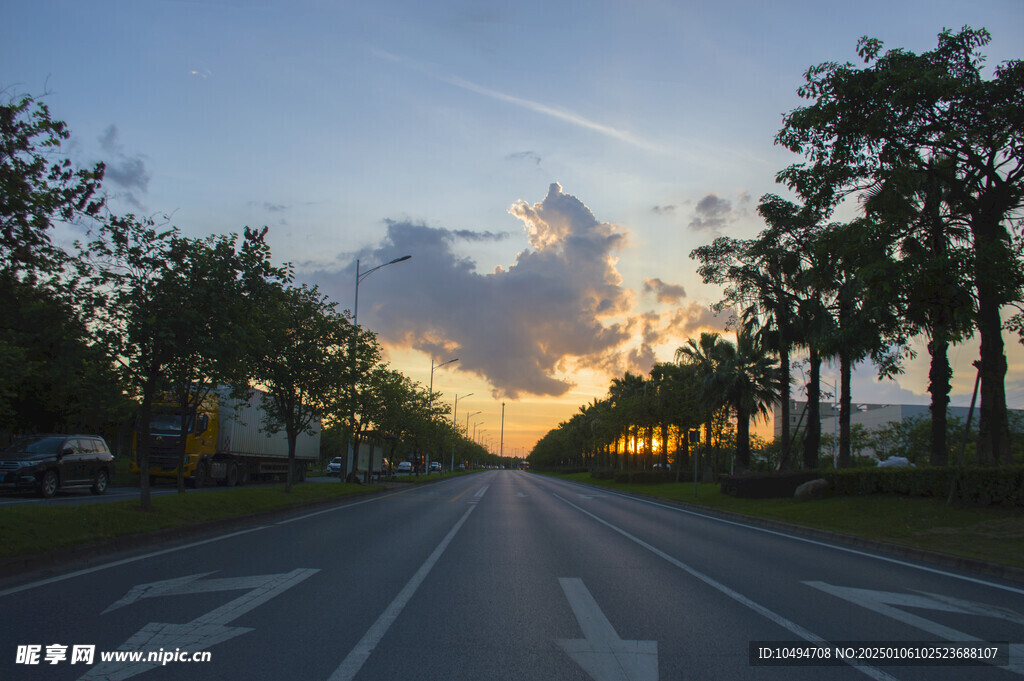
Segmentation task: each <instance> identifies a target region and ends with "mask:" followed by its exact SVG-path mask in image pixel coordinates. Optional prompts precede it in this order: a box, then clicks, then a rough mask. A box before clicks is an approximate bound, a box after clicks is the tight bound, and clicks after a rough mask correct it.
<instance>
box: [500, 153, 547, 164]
mask: <svg viewBox="0 0 1024 681" xmlns="http://www.w3.org/2000/svg"><path fill="white" fill-rule="evenodd" d="M505 160H508V161H530V162H532V163H533V164H534V165H538V166H539V165H540V161H541V158H540V154H538V153H537V152H535V151H519V152H516V153H514V154H509V155H508V156H506V157H505Z"/></svg>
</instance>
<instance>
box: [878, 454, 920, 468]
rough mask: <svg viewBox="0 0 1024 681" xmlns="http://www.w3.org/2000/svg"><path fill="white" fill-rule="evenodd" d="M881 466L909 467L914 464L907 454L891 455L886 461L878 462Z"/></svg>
mask: <svg viewBox="0 0 1024 681" xmlns="http://www.w3.org/2000/svg"><path fill="white" fill-rule="evenodd" d="M878 467H879V468H907V467H911V468H913V467H914V464H912V463H910V460H909V459H907V457H905V456H890V457H889V458H888V459H886V460H885V461H879V462H878Z"/></svg>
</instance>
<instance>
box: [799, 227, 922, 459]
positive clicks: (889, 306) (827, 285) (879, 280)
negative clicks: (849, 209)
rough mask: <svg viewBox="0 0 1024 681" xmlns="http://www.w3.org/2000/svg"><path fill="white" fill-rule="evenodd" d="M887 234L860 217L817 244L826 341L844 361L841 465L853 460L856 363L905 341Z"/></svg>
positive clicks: (829, 230)
mask: <svg viewBox="0 0 1024 681" xmlns="http://www.w3.org/2000/svg"><path fill="white" fill-rule="evenodd" d="M887 236H888V235H887V234H886V233H885V232H884V230H881V229H879V228H878V225H877V224H876V223H873V222H871V221H869V220H865V219H860V220H856V221H854V222H852V223H833V224H830V225H828V226H827V227H825V228H823V229H822V230H820V232H819V233H818V235H817V237H816V239H815V241H814V244H813V248H814V249H815V251H816V257H815V261H816V263H817V265H818V266H817V269H816V271H815V272H814V276H815V278H816V280H817V281H818V285H817V288H818V290H820V291H821V292H822V293H823V294H824V296H825V305H826V310H827V314H828V317H829V318H830V319H831V321H832V323H831V324H830V325H829V330H828V333H827V334H826V335H825V337H824V338H823V339H822V343H821V346H822V349H823V351H824V353H825V355H826V356H829V357H835V358H838V360H839V443H838V444H839V456H838V465H839V466H840V467H842V468H847V467H849V466H850V465H851V455H850V413H851V395H850V381H851V375H852V371H853V366H854V364H855V363H856V362H859V361H861V360H863V359H865V358H866V357H867V356H868V355H872V356H874V357H880V356H882V355H885V354H886V353H887V352H888V348H889V347H891V346H892V345H893V344H898V343H900V342H901V341H902V337H901V330H902V328H903V326H904V324H903V323H902V318H901V315H900V314H899V310H898V309H897V308H896V307H895V306H894V305H893V300H894V297H893V296H892V294H891V292H890V286H889V282H888V275H889V274H890V273H891V272H892V269H893V267H892V264H891V258H890V254H889V244H890V240H889V239H888V238H887Z"/></svg>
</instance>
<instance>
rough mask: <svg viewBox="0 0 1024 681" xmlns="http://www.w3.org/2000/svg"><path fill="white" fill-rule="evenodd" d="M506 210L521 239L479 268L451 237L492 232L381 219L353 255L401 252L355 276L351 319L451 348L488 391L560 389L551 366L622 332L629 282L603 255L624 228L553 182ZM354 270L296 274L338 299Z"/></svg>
mask: <svg viewBox="0 0 1024 681" xmlns="http://www.w3.org/2000/svg"><path fill="white" fill-rule="evenodd" d="M509 213H510V214H511V215H513V216H515V217H516V218H518V219H519V220H520V221H521V222H522V223H523V226H524V228H525V229H526V232H527V234H528V236H529V240H530V244H531V248H529V249H526V250H524V251H523V252H522V253H520V254H519V255H518V256H517V257H516V260H515V263H514V264H512V265H510V266H509V267H508V268H507V269H505V268H502V267H498V268H496V269H495V271H494V272H491V273H486V274H483V273H480V272H478V271H477V270H476V264H475V263H474V262H473V261H472V260H470V259H468V258H465V257H462V256H459V255H458V254H457V253H456V252H455V248H454V247H455V246H456V244H457V243H458V242H459V241H462V240H466V239H469V238H472V239H478V240H479V239H486V240H498V239H501V238H503V237H504V235H500V234H492V233H487V232H467V231H453V230H448V229H443V228H438V227H430V226H427V225H424V224H417V223H412V222H408V221H387V222H386V223H385V228H386V232H385V234H384V235H383V236H382V239H381V242H380V244H379V246H377V247H376V248H374V249H373V250H372V251H367V252H362V253H359V254H358V257H359V258H360V260H361V267H362V268H363V269H364V270H365V269H366V268H367V267H372V266H374V265H376V264H380V263H383V262H388V261H389V260H392V259H394V258H396V257H399V256H402V255H407V254H409V255H412V256H413V257H412V259H411V260H409V261H407V262H404V263H402V264H400V265H395V266H393V267H389V268H388V269H387V270H386V271H385V272H380V273H375V274H374V275H373V279H372V280H370V281H368V282H366V283H364V284H363V285H362V286H360V301H359V322H360V324H362V325H365V326H367V327H368V328H370V329H372V330H373V331H374V332H376V333H377V334H378V336H379V337H380V338H381V340H382V341H383V342H385V343H386V344H390V345H395V346H401V347H412V348H416V349H418V350H422V351H425V352H427V353H430V354H431V355H432V356H433V357H434V358H435V359H437V360H439V361H444V360H447V359H450V358H452V357H458V358H459V363H458V364H457V365H455V367H454V368H456V369H457V370H459V371H468V372H472V373H475V374H477V375H480V376H482V377H485V378H486V379H487V380H488V381H489V382H490V383H491V385H492V386H493V387H494V393H495V395H496V396H503V397H509V398H514V397H516V396H518V395H521V394H534V395H561V394H563V393H565V392H567V391H568V390H569V389H570V388H571V387H572V385H573V384H572V382H571V380H569V379H565V378H563V377H562V376H561V375H560V373H561V372H562V371H564V370H565V369H566V367H570V366H573V365H579V366H583V365H587V364H589V363H593V362H597V361H598V359H599V358H601V357H606V356H613V355H615V354H616V353H617V352H619V350H620V348H621V347H622V346H623V345H624V344H626V343H627V342H628V341H629V340H630V331H629V329H630V326H631V323H630V322H629V321H628V315H629V313H630V311H631V309H632V305H633V293H632V292H631V291H630V290H628V289H626V288H623V287H622V285H621V277H620V276H619V273H618V271H617V270H616V269H615V265H614V263H615V256H614V254H615V253H616V252H617V251H619V250H621V249H622V248H623V247H624V245H625V237H624V235H623V233H622V231H621V230H620V229H619V228H618V227H616V226H615V225H612V224H609V223H607V222H600V221H599V220H597V219H596V218H595V217H594V215H593V213H592V212H591V211H590V209H589V208H587V207H586V206H585V205H584V204H583V203H582V202H581V201H580V200H579V199H577V198H576V197H574V196H571V195H569V194H565V193H563V192H562V188H561V187H560V186H559V185H558V184H552V185H551V186H550V188H549V191H548V194H547V196H546V197H545V198H544V200H543V201H541V202H539V203H534V204H532V205H531V204H528V203H527V202H525V201H519V202H517V203H516V204H514V205H513V206H512V207H511V208H510V209H509ZM354 277H355V263H354V262H348V263H346V264H345V266H344V267H343V268H342V269H341V270H335V271H326V270H321V271H318V272H314V273H311V274H310V275H309V277H308V278H309V279H310V280H311V281H313V282H314V283H317V284H319V285H320V287H321V288H322V289H323V290H324V291H325V292H326V293H328V294H329V295H330V296H331V297H332V298H333V299H334V300H339V301H349V300H352V299H353V292H352V287H351V286H352V285H351V282H352V280H353V279H354ZM342 306H343V307H349V305H348V304H344V303H343V305H342Z"/></svg>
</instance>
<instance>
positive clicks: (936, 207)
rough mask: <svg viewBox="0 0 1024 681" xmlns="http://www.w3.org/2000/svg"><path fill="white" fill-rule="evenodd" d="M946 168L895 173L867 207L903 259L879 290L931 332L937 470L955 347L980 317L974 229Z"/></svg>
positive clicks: (934, 165) (942, 460)
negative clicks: (973, 286)
mask: <svg viewBox="0 0 1024 681" xmlns="http://www.w3.org/2000/svg"><path fill="white" fill-rule="evenodd" d="M946 163H947V161H945V160H944V159H942V158H937V159H935V158H933V159H931V160H930V161H929V163H928V164H927V166H926V167H925V168H924V169H923V170H915V169H909V170H907V172H904V173H894V174H892V175H890V176H889V177H888V178H886V179H885V180H884V181H883V182H879V183H878V184H876V185H875V186H874V187H872V188H871V189H870V190H869V191H868V192H867V194H866V199H865V201H864V210H865V213H866V214H867V215H868V216H870V217H872V218H874V219H876V220H879V221H881V223H882V224H883V225H884V226H885V227H886V228H887V229H888V230H889V232H890V234H889V239H890V241H892V242H893V244H898V250H899V254H900V257H899V258H898V259H897V260H896V261H894V262H893V264H892V267H890V268H889V271H888V272H885V273H883V274H882V275H881V276H879V277H878V278H876V279H875V281H874V283H873V284H872V285H871V288H875V289H881V294H882V295H887V296H889V298H890V300H892V301H893V303H894V307H895V309H897V310H898V316H899V318H900V319H902V320H903V321H904V323H905V328H906V331H905V333H906V334H907V335H914V334H916V333H919V332H923V333H924V334H925V335H926V337H927V338H928V354H929V356H930V358H931V362H930V368H929V371H928V378H929V383H928V392H929V393H930V395H931V406H930V410H931V417H932V418H931V437H930V441H929V450H930V455H929V462H930V463H931V465H933V466H944V465H946V464H947V463H948V457H947V445H946V421H947V414H946V411H947V407H948V405H949V393H950V390H951V388H952V386H951V379H952V374H953V372H952V368H951V367H950V364H949V346H950V345H951V344H954V343H958V342H960V341H962V340H964V339H965V338H966V337H968V336H969V335H970V334H971V332H972V331H973V328H974V324H973V320H974V316H975V311H974V300H973V298H972V296H971V293H970V277H971V274H970V271H969V269H968V267H967V265H968V263H970V261H971V254H970V251H969V228H968V226H967V225H966V220H965V219H964V216H962V215H961V214H960V212H959V211H958V210H957V207H956V206H955V205H954V198H953V196H952V193H951V192H950V191H949V188H948V187H947V186H946V185H945V182H944V180H943V178H944V177H945V176H948V174H949V173H948V172H946V171H942V172H940V170H939V167H940V166H943V165H945V164H946Z"/></svg>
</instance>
